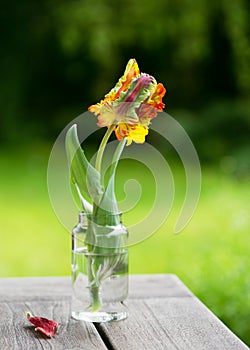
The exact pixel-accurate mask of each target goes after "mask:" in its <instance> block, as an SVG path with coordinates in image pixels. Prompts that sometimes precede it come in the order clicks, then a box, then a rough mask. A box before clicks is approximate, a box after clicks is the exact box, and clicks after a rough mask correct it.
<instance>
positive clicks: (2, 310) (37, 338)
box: [0, 275, 248, 350]
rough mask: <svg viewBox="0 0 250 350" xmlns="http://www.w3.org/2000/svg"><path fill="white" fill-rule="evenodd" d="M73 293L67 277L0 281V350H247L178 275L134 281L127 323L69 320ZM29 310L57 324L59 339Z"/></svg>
mask: <svg viewBox="0 0 250 350" xmlns="http://www.w3.org/2000/svg"><path fill="white" fill-rule="evenodd" d="M70 294H71V284H70V278H69V277H55V278H54V277H48V278H11V279H0V332H1V337H0V349H1V350H7V349H8V350H12V349H15V350H19V349H20V350H22V349H25V350H26V349H31V350H32V349H56V350H57V349H59V350H60V349H64V350H66V349H67V350H70V349H89V350H94V349H97V350H103V349H107V348H109V349H118V350H120V349H123V350H130V349H131V350H134V349H136V350H137V349H138V350H140V349H143V350H147V349H148V350H151V349H152V350H154V349H157V350H158V349H159V350H161V349H164V350H165V349H167V350H172V349H178V350H179V349H181V350H189V349H190V350H191V349H192V350H193V349H195V350H210V349H211V350H217V349H218V350H229V349H230V350H246V349H248V347H247V346H246V345H244V344H243V343H242V342H241V341H240V340H239V339H238V338H237V337H236V336H235V335H234V334H233V333H232V332H230V331H229V330H228V329H227V328H226V327H225V326H224V325H223V324H222V323H221V322H220V321H219V320H218V319H217V318H216V317H215V316H214V315H213V314H212V313H211V312H210V311H209V310H208V309H207V308H206V307H205V306H204V305H203V304H202V303H201V302H200V301H199V300H198V299H197V298H196V297H194V295H193V294H192V293H191V292H190V291H189V290H188V289H187V288H186V286H185V285H184V284H183V283H182V282H181V281H180V280H179V279H178V278H177V277H176V276H174V275H132V276H130V296H129V300H128V305H129V312H130V315H129V318H128V319H127V320H124V321H121V322H117V323H108V324H100V325H96V327H95V326H94V325H93V324H89V323H84V322H78V321H75V320H73V319H71V318H70V301H71V298H70ZM26 311H31V312H32V313H34V314H37V315H42V316H45V317H48V318H53V319H55V320H57V321H58V322H59V323H60V327H59V330H58V333H57V334H56V336H55V337H53V338H52V339H47V338H45V337H44V336H43V335H41V334H39V333H35V332H34V327H33V326H32V325H30V323H29V322H28V321H27V320H26V318H25V312H26ZM96 329H97V330H98V332H99V333H98V332H97V330H96ZM104 343H105V344H106V345H104ZM106 346H107V347H106Z"/></svg>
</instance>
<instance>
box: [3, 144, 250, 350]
mask: <svg viewBox="0 0 250 350" xmlns="http://www.w3.org/2000/svg"><path fill="white" fill-rule="evenodd" d="M49 153H50V148H49V147H47V146H41V145H35V146H33V147H32V149H30V150H27V149H24V150H22V149H20V150H18V151H16V150H8V152H7V151H6V150H5V151H4V150H2V152H1V153H0V161H1V175H0V193H1V202H0V216H1V220H0V232H1V245H0V256H1V263H0V276H1V277H12V276H50V275H51V276H52V275H69V274H70V273H71V271H70V244H71V237H70V234H69V233H68V232H67V231H66V230H65V229H64V228H63V227H62V226H61V225H60V223H59V222H58V220H57V218H56V216H55V214H54V212H53V210H52V208H51V205H50V202H49V197H48V194H47V185H46V171H47V161H48V157H49ZM132 171H133V173H136V174H137V175H138V177H139V181H141V183H142V190H143V192H142V204H141V205H140V204H138V206H136V208H135V209H134V210H131V211H130V212H128V213H127V214H125V215H124V223H125V224H126V225H128V226H129V225H130V224H131V223H133V222H135V221H136V220H137V219H138V218H139V217H140V218H143V217H144V216H145V213H146V212H145V211H147V210H149V208H150V204H151V203H152V200H153V187H154V186H153V181H152V178H151V177H150V174H148V173H147V171H146V170H145V169H144V170H143V171H140V169H139V168H138V169H137V168H136V166H133V169H132ZM127 173H128V171H127V170H126V166H125V165H122V163H121V166H120V169H119V173H118V179H119V180H120V181H121V183H123V181H124V179H125V178H126V176H127ZM130 174H131V172H130ZM202 176H203V184H202V191H201V198H200V202H199V206H198V208H197V210H196V212H195V215H194V216H193V218H192V220H191V221H190V223H189V224H188V225H187V227H186V228H185V229H184V230H183V231H182V232H181V233H180V234H178V235H176V234H174V233H173V226H174V223H175V221H176V219H177V216H178V213H179V211H180V207H181V203H182V201H183V195H184V177H183V173H182V170H181V168H180V167H179V166H177V167H176V170H175V173H174V178H175V180H176V189H177V191H176V196H175V201H174V206H173V210H172V211H171V214H170V216H169V218H168V220H167V221H166V223H164V225H162V226H161V227H160V229H159V230H158V231H157V232H156V233H155V234H153V235H152V236H151V237H150V238H148V239H146V240H145V241H143V242H141V243H140V244H136V245H134V246H132V247H131V248H130V272H131V273H175V274H177V275H178V276H179V277H180V278H181V280H182V281H183V282H184V283H185V284H186V285H187V286H188V287H189V288H190V289H191V290H192V291H193V292H194V293H195V294H196V295H197V296H198V297H199V298H200V299H201V300H202V301H203V302H204V303H205V304H206V305H207V306H208V307H209V308H210V309H211V310H212V311H213V312H214V313H215V314H216V315H217V316H218V317H220V318H221V319H222V320H223V322H225V323H226V324H227V326H228V327H229V328H231V329H232V331H233V332H235V333H236V334H237V335H238V336H239V337H240V338H241V339H243V340H244V341H245V342H246V343H248V344H249V343H250V336H249V323H250V319H249V311H250V293H249V290H250V280H249V271H250V260H249V256H250V246H249V226H250V225H249V211H247V208H248V200H249V199H248V198H249V183H247V181H239V180H237V179H236V178H234V177H232V176H230V175H228V174H225V173H223V171H222V169H221V168H220V167H219V166H218V167H216V166H214V167H211V168H204V169H203V170H202ZM149 184H150V185H149ZM118 187H119V189H121V188H122V186H121V185H119V184H118ZM118 192H119V193H118V195H119V197H122V196H123V195H124V194H123V191H121V190H120V191H119V190H118Z"/></svg>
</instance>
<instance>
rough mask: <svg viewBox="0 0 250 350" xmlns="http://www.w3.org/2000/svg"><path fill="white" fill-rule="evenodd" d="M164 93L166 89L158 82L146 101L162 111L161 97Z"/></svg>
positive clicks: (163, 105)
mask: <svg viewBox="0 0 250 350" xmlns="http://www.w3.org/2000/svg"><path fill="white" fill-rule="evenodd" d="M165 93H166V89H165V88H164V86H163V85H162V84H161V83H159V84H158V85H157V86H156V88H155V91H154V93H153V94H152V96H151V97H150V99H149V101H148V103H149V104H151V105H153V106H154V107H155V108H157V109H159V110H160V111H162V110H163V108H164V107H165V104H164V103H163V102H162V98H163V97H164V95H165Z"/></svg>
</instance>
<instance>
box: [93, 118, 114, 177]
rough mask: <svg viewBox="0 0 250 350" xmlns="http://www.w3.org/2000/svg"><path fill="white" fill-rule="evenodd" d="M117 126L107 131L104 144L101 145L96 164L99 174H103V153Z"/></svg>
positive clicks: (103, 140)
mask: <svg viewBox="0 0 250 350" xmlns="http://www.w3.org/2000/svg"><path fill="white" fill-rule="evenodd" d="M115 126H116V124H112V125H110V127H109V128H108V129H107V131H106V133H105V135H104V136H103V139H102V142H101V143H100V146H99V149H98V152H97V157H96V162H95V168H96V170H97V171H99V173H100V172H101V166H102V157H103V153H104V150H105V147H106V144H107V142H108V139H109V138H110V136H111V134H112V132H113V131H114V129H115Z"/></svg>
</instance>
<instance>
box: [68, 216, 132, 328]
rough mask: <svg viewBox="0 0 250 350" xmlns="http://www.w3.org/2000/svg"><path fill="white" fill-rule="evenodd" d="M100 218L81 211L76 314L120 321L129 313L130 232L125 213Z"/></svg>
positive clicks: (75, 242) (75, 247)
mask: <svg viewBox="0 0 250 350" xmlns="http://www.w3.org/2000/svg"><path fill="white" fill-rule="evenodd" d="M96 221H97V220H96ZM96 221H95V222H94V221H93V220H92V218H91V216H90V215H87V214H85V213H83V212H80V213H79V222H78V225H77V226H75V227H74V229H73V231H72V288H73V296H72V317H73V318H75V319H77V320H84V321H89V322H107V321H114V320H116V321H118V320H122V319H124V318H126V317H127V316H128V310H127V306H126V304H125V300H126V299H127V296H128V249H127V240H128V231H127V229H126V227H125V226H124V225H123V224H122V222H121V214H113V215H112V216H110V215H109V217H108V220H106V218H105V217H103V218H101V219H100V218H99V220H98V223H96ZM106 222H108V223H112V225H107V224H106Z"/></svg>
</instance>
